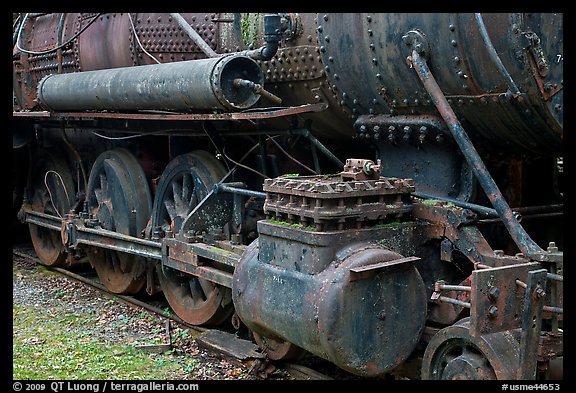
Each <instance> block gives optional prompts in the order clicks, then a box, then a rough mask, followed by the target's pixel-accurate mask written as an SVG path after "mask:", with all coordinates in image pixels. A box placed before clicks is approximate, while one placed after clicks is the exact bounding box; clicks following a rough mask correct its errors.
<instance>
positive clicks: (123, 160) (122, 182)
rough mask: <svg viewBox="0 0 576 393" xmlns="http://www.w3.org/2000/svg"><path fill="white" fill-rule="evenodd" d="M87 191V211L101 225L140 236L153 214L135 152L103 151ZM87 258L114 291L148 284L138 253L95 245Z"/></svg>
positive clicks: (129, 291) (134, 290)
mask: <svg viewBox="0 0 576 393" xmlns="http://www.w3.org/2000/svg"><path fill="white" fill-rule="evenodd" d="M87 190H88V191H87V194H86V200H87V201H88V210H89V212H90V213H91V215H92V217H93V218H95V219H96V220H98V222H99V224H100V226H101V227H102V228H104V229H107V230H110V231H114V232H118V233H122V234H124V235H130V236H136V237H138V236H139V235H140V232H141V231H142V230H143V229H144V227H145V226H146V224H147V222H148V218H149V217H150V211H151V205H152V197H151V196H150V190H149V188H148V183H147V181H146V176H145V174H144V171H143V170H142V168H141V166H140V164H139V163H138V161H137V160H136V158H135V157H134V156H133V155H132V153H130V152H129V151H128V150H125V149H115V150H111V151H106V152H104V153H102V154H101V155H100V156H99V157H98V158H97V159H96V161H95V162H94V165H93V166H92V171H91V172H90V178H89V179H88V187H87ZM88 258H89V260H90V263H91V264H92V266H94V269H96V273H98V277H99V278H100V281H102V283H103V284H104V285H105V286H106V288H108V290H110V291H111V292H114V293H125V294H135V293H137V292H138V291H140V289H142V287H143V286H144V284H145V283H146V275H145V274H144V273H145V269H146V266H145V261H144V260H142V258H140V257H138V256H136V255H133V254H128V253H124V252H120V251H113V250H105V249H101V248H100V249H99V248H94V249H92V250H91V252H88Z"/></svg>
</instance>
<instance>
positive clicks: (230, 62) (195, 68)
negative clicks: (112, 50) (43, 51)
mask: <svg viewBox="0 0 576 393" xmlns="http://www.w3.org/2000/svg"><path fill="white" fill-rule="evenodd" d="M236 78H241V79H247V80H249V81H251V82H254V83H257V84H260V85H261V84H262V83H263V82H264V77H263V75H262V73H261V70H260V68H259V67H258V65H257V64H256V62H254V61H253V60H251V59H249V58H247V57H244V56H236V55H231V56H223V57H218V58H211V59H200V60H191V61H183V62H174V63H167V64H152V65H146V66H139V67H122V68H113V69H108V70H97V71H86V72H82V73H70V74H61V75H54V74H53V75H49V76H46V77H45V78H43V79H42V80H41V81H40V82H39V84H38V94H37V96H38V101H39V102H40V104H41V105H42V106H43V107H45V108H48V109H50V110H52V111H74V110H76V111H82V110H112V111H114V110H125V111H130V110H142V109H156V110H184V111H190V110H196V111H203V110H207V109H220V110H222V109H225V110H239V109H246V108H249V107H251V106H253V105H254V104H255V103H256V102H257V101H258V99H259V98H260V96H259V95H257V94H255V93H254V91H252V90H251V89H246V88H242V87H235V86H234V84H233V81H234V79H236Z"/></svg>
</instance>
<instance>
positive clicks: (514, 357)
mask: <svg viewBox="0 0 576 393" xmlns="http://www.w3.org/2000/svg"><path fill="white" fill-rule="evenodd" d="M469 329H470V318H464V319H461V320H460V321H458V322H457V323H455V324H454V325H452V326H449V327H447V328H444V329H442V330H440V331H439V332H438V333H436V334H435V335H434V336H433V337H432V339H431V340H430V342H429V343H428V346H427V347H426V351H425V352H424V357H423V359H422V379H424V380H430V379H433V380H439V379H442V380H479V379H499V380H511V379H516V372H517V370H518V364H519V359H520V349H519V344H518V341H517V340H516V338H515V337H514V334H513V333H512V332H499V333H493V334H486V335H482V336H478V337H474V336H472V335H470V333H469Z"/></svg>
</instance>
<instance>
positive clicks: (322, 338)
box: [232, 222, 427, 376]
mask: <svg viewBox="0 0 576 393" xmlns="http://www.w3.org/2000/svg"><path fill="white" fill-rule="evenodd" d="M259 232H260V237H259V239H258V240H257V241H255V242H253V243H252V244H251V245H250V246H248V248H247V250H246V252H245V253H244V254H243V256H242V259H241V261H240V263H239V264H238V266H237V267H236V269H235V271H234V281H233V287H232V297H233V301H234V306H235V310H236V313H237V314H238V316H239V317H240V319H241V320H242V321H243V322H244V323H245V324H246V326H248V327H249V328H250V329H251V330H252V331H254V332H256V333H258V334H260V335H261V336H263V337H265V338H271V339H275V340H279V341H281V342H282V341H284V342H286V341H287V342H290V343H293V344H295V345H297V346H298V347H300V348H303V349H305V350H307V351H308V352H311V353H313V354H315V355H317V356H319V357H322V358H324V359H327V360H329V361H331V362H333V363H334V364H336V365H337V366H338V367H340V368H342V369H345V370H347V371H349V372H351V373H354V374H357V375H362V376H381V375H383V374H384V373H386V372H387V371H389V370H391V369H393V368H394V367H396V366H398V365H400V364H401V363H402V362H403V361H405V360H406V359H407V358H408V356H409V355H410V354H411V353H412V351H413V350H414V348H415V346H416V344H417V343H418V341H419V339H420V336H421V334H422V331H423V328H424V322H425V319H426V301H427V300H426V293H425V288H424V282H423V281H422V278H421V277H420V274H419V273H418V271H417V270H416V268H415V267H414V266H413V265H410V264H404V265H402V266H394V268H391V269H388V270H384V271H381V272H379V273H377V274H376V273H375V274H374V275H372V276H371V277H369V278H358V279H356V278H355V277H354V276H353V273H352V272H351V270H354V269H356V268H360V269H363V268H370V267H371V266H375V264H376V265H377V264H386V263H387V262H386V261H391V262H390V263H392V264H393V260H395V259H396V258H399V257H400V255H399V254H396V253H393V252H390V251H388V250H385V249H383V248H380V247H377V246H375V245H371V244H368V243H367V242H360V243H353V244H348V245H347V246H344V247H340V246H337V245H342V244H345V242H346V241H347V238H346V234H345V233H344V232H338V233H329V232H324V233H322V234H321V235H320V236H317V237H312V236H307V234H305V233H303V232H301V231H297V230H293V229H291V228H278V227H275V226H273V225H272V226H268V225H266V224H265V223H262V222H259ZM314 234H316V235H317V234H318V233H314ZM278 250H282V251H281V252H280V251H278ZM331 253H332V256H333V257H330V256H329V255H330V254H331ZM322 264H323V265H324V266H321V265H322ZM290 265H291V266H290Z"/></svg>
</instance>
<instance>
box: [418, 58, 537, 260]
mask: <svg viewBox="0 0 576 393" xmlns="http://www.w3.org/2000/svg"><path fill="white" fill-rule="evenodd" d="M411 63H412V65H413V66H414V68H415V70H416V73H417V74H418V77H419V78H420V80H421V81H422V83H423V85H424V88H425V89H426V91H427V92H428V94H430V97H431V98H432V101H433V102H434V105H435V106H436V108H437V109H438V112H440V115H441V116H442V118H443V119H444V121H445V122H446V125H447V126H448V129H449V130H450V133H451V134H452V137H453V138H454V140H455V141H456V143H457V144H458V146H459V147H460V150H461V152H462V154H463V155H464V157H465V158H466V161H467V162H468V165H469V166H470V167H471V168H472V171H473V172H474V174H475V175H476V178H477V179H478V183H480V186H481V187H482V189H483V190H484V192H485V193H486V196H487V197H488V199H489V200H490V202H491V203H492V205H493V206H494V208H495V209H496V211H497V212H498V216H499V217H500V218H501V219H502V223H503V224H504V226H505V227H506V229H507V230H508V232H509V233H510V236H511V237H512V239H513V240H514V243H516V245H517V246H518V248H519V249H520V251H522V253H524V255H526V256H528V257H534V256H536V255H537V256H538V257H540V256H541V255H542V254H543V253H544V250H542V248H541V247H540V246H538V244H536V243H535V242H534V240H532V238H531V237H530V236H529V235H528V233H527V232H526V231H525V229H524V228H523V227H522V225H520V223H519V222H518V220H516V218H515V217H514V212H512V209H510V206H509V205H508V203H507V202H506V199H505V198H504V196H503V195H502V193H501V192H500V190H499V189H498V186H497V185H496V182H495V181H494V179H492V176H490V172H489V171H488V168H486V165H484V162H483V161H482V158H481V157H480V155H479V154H478V152H477V151H476V149H475V148H474V145H473V144H472V141H470V138H469V137H468V135H467V134H466V132H465V131H464V128H463V127H462V125H461V124H460V122H459V121H458V118H457V117H456V114H455V113H454V111H453V110H452V108H451V107H450V104H449V103H448V101H447V100H446V97H445V96H444V93H442V90H441V89H440V86H438V84H437V83H436V80H435V79H434V76H433V75H432V73H431V72H430V69H429V68H428V64H427V63H426V59H425V58H423V57H421V56H420V54H419V53H418V52H417V51H416V50H413V51H412V57H411ZM538 259H540V258H538Z"/></svg>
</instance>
